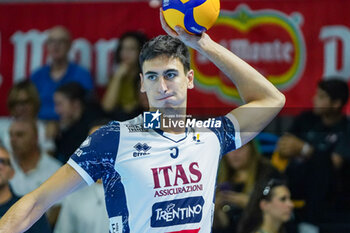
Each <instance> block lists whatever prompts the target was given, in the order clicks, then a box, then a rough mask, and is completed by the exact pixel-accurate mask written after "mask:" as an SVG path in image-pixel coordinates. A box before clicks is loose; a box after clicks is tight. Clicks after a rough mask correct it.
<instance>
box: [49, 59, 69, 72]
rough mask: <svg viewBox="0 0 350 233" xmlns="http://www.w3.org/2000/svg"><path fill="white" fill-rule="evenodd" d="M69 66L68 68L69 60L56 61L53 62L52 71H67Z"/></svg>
mask: <svg viewBox="0 0 350 233" xmlns="http://www.w3.org/2000/svg"><path fill="white" fill-rule="evenodd" d="M67 66H68V59H67V58H63V59H59V60H54V61H52V64H51V70H52V71H58V70H65V69H66V68H67Z"/></svg>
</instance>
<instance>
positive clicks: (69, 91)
mask: <svg viewBox="0 0 350 233" xmlns="http://www.w3.org/2000/svg"><path fill="white" fill-rule="evenodd" d="M55 93H61V94H63V95H64V96H66V97H67V98H68V99H69V100H79V101H80V102H81V103H82V104H84V103H85V101H86V91H85V89H84V88H83V87H82V86H81V85H80V84H79V83H77V82H69V83H66V84H63V85H62V86H60V87H58V88H57V89H56V91H55Z"/></svg>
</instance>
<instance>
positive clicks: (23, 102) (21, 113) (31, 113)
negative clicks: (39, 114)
mask: <svg viewBox="0 0 350 233" xmlns="http://www.w3.org/2000/svg"><path fill="white" fill-rule="evenodd" d="M14 102H15V103H14V105H13V107H11V109H10V111H11V115H12V116H13V117H15V118H18V119H32V118H34V117H35V110H34V105H33V103H31V102H30V99H29V96H28V93H27V92H26V91H24V90H20V91H19V92H18V95H17V97H16V100H15V101H14Z"/></svg>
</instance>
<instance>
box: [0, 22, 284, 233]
mask: <svg viewBox="0 0 350 233" xmlns="http://www.w3.org/2000/svg"><path fill="white" fill-rule="evenodd" d="M161 21H162V26H163V28H164V30H165V31H166V32H167V33H168V34H170V35H171V36H159V37H157V38H155V39H153V40H151V41H150V42H148V43H147V44H146V45H145V46H144V48H143V50H142V52H141V55H140V63H141V67H142V74H141V75H140V76H141V91H143V92H146V94H147V97H148V101H149V107H150V110H151V111H155V112H156V113H154V115H153V117H154V118H157V117H158V116H159V114H160V113H161V114H163V115H168V116H170V115H176V116H180V118H177V119H176V120H178V121H179V120H185V118H186V116H185V115H186V100H187V89H190V88H192V87H193V77H194V73H193V70H190V69H189V53H188V50H187V48H186V46H185V44H186V45H187V46H189V47H191V48H194V49H196V50H197V51H199V52H200V53H201V54H202V55H204V56H206V57H207V58H208V59H210V60H211V61H212V62H214V63H215V64H216V65H217V66H218V67H219V68H220V69H221V70H222V71H223V72H225V73H226V75H227V76H228V77H230V78H232V80H233V82H235V84H236V86H237V87H238V89H239V91H240V93H241V96H242V98H243V100H244V101H245V102H246V104H245V105H243V106H241V107H239V108H237V109H235V110H233V111H231V112H230V113H229V114H227V116H225V117H221V118H218V120H219V121H220V122H221V127H219V128H215V129H214V128H213V129H209V128H207V129H200V130H199V131H198V130H197V129H196V128H187V129H186V128H181V127H180V128H179V127H170V128H165V127H163V128H162V130H159V129H155V130H152V129H150V130H148V131H146V129H144V128H142V125H143V122H142V120H141V118H136V119H134V120H131V121H129V122H124V123H120V122H112V123H111V124H109V125H107V126H105V127H102V128H101V129H100V130H98V131H97V132H95V133H94V134H93V135H92V136H90V137H88V138H87V139H86V140H85V142H83V144H82V145H81V147H80V148H79V149H78V150H77V151H76V152H75V153H74V154H73V155H72V157H71V159H70V160H69V161H68V164H66V165H64V166H63V167H62V168H61V169H60V170H59V171H58V172H57V173H56V174H55V175H53V176H52V177H51V178H50V179H49V180H48V181H47V182H46V183H45V184H43V185H42V186H41V187H39V188H38V189H37V190H36V191H34V192H32V193H31V194H30V195H27V196H25V197H24V198H23V199H22V200H21V201H19V202H18V203H17V204H16V205H15V206H14V207H13V208H12V209H11V210H10V211H9V212H8V213H7V214H6V216H4V217H3V219H1V221H0V232H1V233H3V232H13V233H17V232H22V231H23V230H25V229H26V228H28V227H29V226H30V225H31V224H32V223H33V222H34V221H35V220H36V219H38V218H39V217H40V216H41V214H42V213H43V212H44V211H45V210H46V209H47V208H48V207H49V206H50V205H52V204H53V203H54V202H55V201H56V200H58V199H60V198H61V197H63V196H64V195H66V194H67V193H69V192H71V191H73V190H74V189H76V188H77V187H78V186H80V185H82V184H84V183H85V182H87V183H89V184H91V183H93V182H95V181H96V180H97V179H99V178H102V180H103V183H104V189H105V197H106V206H107V211H108V215H109V218H110V232H113V233H120V232H173V233H174V232H186V233H190V232H210V231H211V222H212V215H213V210H214V202H213V201H214V188H215V179H216V172H217V165H218V161H219V159H220V157H221V155H223V154H225V153H226V152H228V151H230V150H234V149H236V148H238V147H240V146H241V145H242V144H245V143H246V142H248V141H249V140H251V139H252V138H253V137H254V136H255V135H256V134H257V133H258V132H260V131H261V130H262V129H263V128H264V127H265V126H266V124H268V123H269V122H270V121H271V120H272V119H273V118H274V117H275V116H276V114H277V113H278V112H279V111H280V109H281V108H282V107H283V105H284V102H285V99H284V96H283V95H282V94H281V93H280V92H279V91H278V90H277V89H276V88H275V87H274V86H273V85H272V84H271V83H269V82H268V81H267V80H266V79H265V78H264V77H263V76H261V75H260V74H259V73H258V72H257V71H255V70H254V69H253V68H252V67H250V66H249V65H248V64H246V63H245V62H243V61H242V60H240V59H239V58H238V57H236V56H235V55H234V54H232V53H231V52H230V51H228V50H227V49H225V48H224V47H222V46H221V45H219V44H217V43H216V42H214V41H212V40H211V39H210V37H209V36H208V35H207V34H206V33H203V34H202V35H201V36H195V35H189V34H187V33H186V32H185V31H184V30H182V29H180V28H178V29H177V32H174V31H172V30H171V29H170V28H169V27H167V25H166V24H165V23H164V19H163V17H162V15H161ZM172 36H173V37H172ZM179 39H180V40H179ZM181 41H183V42H184V43H182V42H181ZM267 107H269V108H268V109H267ZM157 110H160V112H159V111H157ZM181 118H182V119H181ZM135 131H136V132H135ZM144 131H146V132H144ZM84 181H85V182H84ZM82 204H83V203H82ZM19 209H21V211H18V210H19Z"/></svg>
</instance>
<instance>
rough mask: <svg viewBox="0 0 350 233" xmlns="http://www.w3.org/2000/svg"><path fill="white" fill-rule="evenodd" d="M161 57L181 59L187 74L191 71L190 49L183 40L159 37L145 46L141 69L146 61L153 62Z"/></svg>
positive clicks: (142, 52)
mask: <svg viewBox="0 0 350 233" xmlns="http://www.w3.org/2000/svg"><path fill="white" fill-rule="evenodd" d="M161 55H165V56H167V57H169V58H178V59H180V62H181V63H182V64H183V66H184V70H185V72H187V71H189V70H190V53H189V51H188V48H187V47H186V45H185V44H184V43H183V42H182V41H181V40H179V39H177V38H175V37H172V36H169V35H161V36H157V37H155V38H153V39H152V40H150V41H148V42H147V43H146V44H145V45H144V46H143V48H142V50H141V53H140V58H139V60H140V66H141V68H142V65H143V63H144V62H145V61H146V60H151V59H153V58H156V57H158V56H161Z"/></svg>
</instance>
